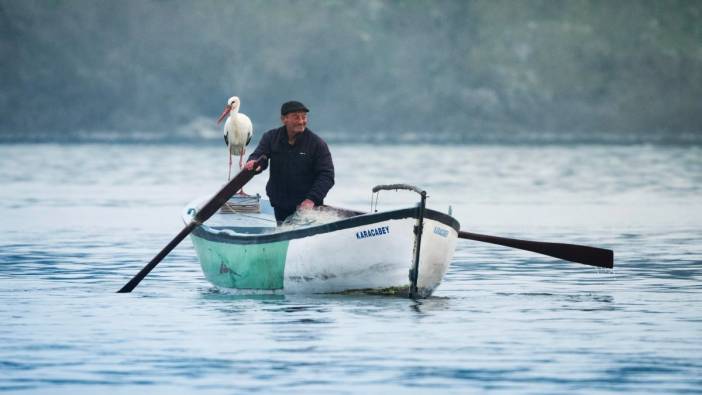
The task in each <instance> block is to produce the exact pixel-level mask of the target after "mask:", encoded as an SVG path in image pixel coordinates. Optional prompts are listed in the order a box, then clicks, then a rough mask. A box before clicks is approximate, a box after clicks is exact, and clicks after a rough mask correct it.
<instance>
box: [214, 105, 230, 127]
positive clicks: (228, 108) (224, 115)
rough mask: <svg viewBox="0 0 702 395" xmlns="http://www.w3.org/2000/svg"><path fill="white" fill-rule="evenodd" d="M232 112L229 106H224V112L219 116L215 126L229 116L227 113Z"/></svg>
mask: <svg viewBox="0 0 702 395" xmlns="http://www.w3.org/2000/svg"><path fill="white" fill-rule="evenodd" d="M231 110H232V108H231V106H224V111H222V115H220V116H219V119H218V120H217V125H219V124H220V123H222V120H223V119H224V118H226V117H227V115H229V112H230V111H231Z"/></svg>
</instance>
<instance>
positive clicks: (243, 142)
mask: <svg viewBox="0 0 702 395" xmlns="http://www.w3.org/2000/svg"><path fill="white" fill-rule="evenodd" d="M240 105H241V101H240V100H239V98H238V97H236V96H232V97H230V98H229V100H227V105H226V106H225V107H224V111H223V112H222V115H220V116H219V119H218V120H217V125H219V124H220V123H221V122H222V120H223V119H224V117H226V116H227V115H229V118H227V122H225V123H224V142H225V144H227V151H229V152H228V155H227V156H228V157H229V176H228V177H227V180H229V179H231V177H232V155H236V154H238V155H239V168H240V169H241V168H242V167H244V152H246V146H247V145H249V143H250V142H251V136H253V125H252V124H251V120H250V119H249V117H247V116H246V114H242V113H240V112H239V106H240ZM243 192H244V191H243V190H242V191H241V193H243Z"/></svg>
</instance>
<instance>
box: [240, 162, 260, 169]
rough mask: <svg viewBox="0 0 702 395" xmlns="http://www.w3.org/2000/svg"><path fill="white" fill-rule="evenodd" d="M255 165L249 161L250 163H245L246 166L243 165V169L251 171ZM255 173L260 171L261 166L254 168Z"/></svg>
mask: <svg viewBox="0 0 702 395" xmlns="http://www.w3.org/2000/svg"><path fill="white" fill-rule="evenodd" d="M255 164H256V161H255V160H250V161H248V162H246V164H245V165H244V169H246V170H253V169H254V165H255ZM256 171H261V166H258V168H256Z"/></svg>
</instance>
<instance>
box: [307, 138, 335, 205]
mask: <svg viewBox="0 0 702 395" xmlns="http://www.w3.org/2000/svg"><path fill="white" fill-rule="evenodd" d="M314 174H315V179H314V183H313V184H312V188H310V191H309V192H308V193H307V196H306V198H307V199H310V200H312V201H313V202H314V204H315V205H317V206H319V205H321V204H322V203H323V202H324V197H325V196H327V193H328V192H329V190H330V189H331V187H332V186H334V162H333V161H332V156H331V153H330V152H329V147H328V146H327V143H325V142H324V141H323V140H320V144H319V146H318V149H317V153H316V155H315V164H314Z"/></svg>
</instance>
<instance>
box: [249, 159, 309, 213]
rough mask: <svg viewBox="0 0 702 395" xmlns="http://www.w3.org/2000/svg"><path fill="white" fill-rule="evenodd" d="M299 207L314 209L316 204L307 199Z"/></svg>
mask: <svg viewBox="0 0 702 395" xmlns="http://www.w3.org/2000/svg"><path fill="white" fill-rule="evenodd" d="M247 165H248V163H247ZM299 207H300V208H302V209H310V208H314V202H313V201H311V200H310V199H305V200H303V201H302V203H300V206H299Z"/></svg>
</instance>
